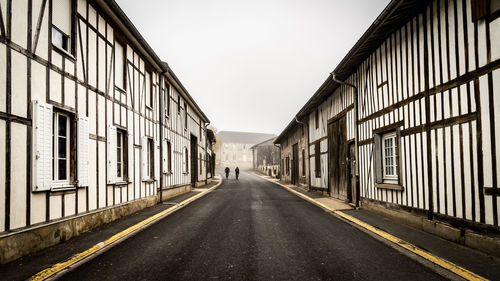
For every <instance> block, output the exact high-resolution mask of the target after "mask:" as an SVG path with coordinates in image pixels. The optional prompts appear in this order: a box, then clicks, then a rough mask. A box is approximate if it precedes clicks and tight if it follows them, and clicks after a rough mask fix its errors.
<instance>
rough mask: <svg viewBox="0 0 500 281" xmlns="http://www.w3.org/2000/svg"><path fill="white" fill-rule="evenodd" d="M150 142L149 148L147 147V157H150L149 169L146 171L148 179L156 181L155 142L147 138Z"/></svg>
mask: <svg viewBox="0 0 500 281" xmlns="http://www.w3.org/2000/svg"><path fill="white" fill-rule="evenodd" d="M147 140H148V144H147V145H148V147H147V151H146V153H147V155H148V159H147V160H148V161H147V163H146V164H147V165H148V166H147V169H146V171H147V172H148V174H147V178H148V179H150V180H154V177H155V170H154V169H155V150H154V149H155V147H154V146H155V144H154V143H155V142H154V140H153V139H152V138H147Z"/></svg>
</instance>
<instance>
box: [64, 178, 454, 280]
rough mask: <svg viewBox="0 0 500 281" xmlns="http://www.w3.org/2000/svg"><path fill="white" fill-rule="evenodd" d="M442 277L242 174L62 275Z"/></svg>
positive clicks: (110, 277) (131, 277)
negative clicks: (237, 178) (238, 178)
mask: <svg viewBox="0 0 500 281" xmlns="http://www.w3.org/2000/svg"><path fill="white" fill-rule="evenodd" d="M103 278H105V279H106V280H208V279H214V280H217V279H219V280H381V279H384V280H442V279H445V278H444V277H442V276H440V275H438V274H437V273H435V272H434V271H433V270H431V269H429V268H427V267H425V266H424V265H422V264H421V263H419V262H417V261H415V260H413V259H411V258H409V257H408V256H406V255H404V254H402V253H401V252H399V251H397V250H395V249H393V248H392V247H390V246H388V245H386V244H385V243H383V242H380V241H379V240H377V239H375V238H373V237H372V236H370V235H368V234H366V233H364V232H362V231H360V230H359V229H357V228H355V227H353V226H351V225H349V224H348V223H346V222H344V221H342V220H340V219H338V218H336V217H335V216H333V215H332V214H330V213H328V212H325V211H323V210H322V209H320V208H318V207H317V206H314V205H312V204H310V203H308V202H306V201H304V200H302V199H300V198H298V197H297V196H295V195H294V194H292V193H290V192H288V191H286V190H284V189H282V188H281V187H279V186H277V185H275V184H273V183H270V182H268V181H266V180H263V179H261V178H259V177H257V176H255V175H252V174H249V173H245V172H243V173H242V175H241V178H240V180H235V179H234V174H231V176H230V178H229V180H224V183H223V184H222V185H221V186H220V187H219V188H217V189H215V190H214V191H212V192H211V193H209V194H207V195H206V196H204V197H203V198H201V199H199V200H197V201H195V202H193V203H192V204H190V205H189V206H187V207H185V208H183V209H181V210H179V211H178V212H176V213H174V214H172V215H170V216H168V217H166V218H165V219H163V220H161V221H160V222H158V223H156V224H154V225H152V226H151V227H149V228H147V229H145V230H143V231H141V232H139V233H138V234H137V235H135V236H133V237H131V238H129V239H127V240H125V241H123V242H122V243H120V244H118V245H117V246H115V247H113V248H111V249H110V250H108V251H106V252H104V253H103V254H101V255H99V256H97V257H96V258H94V259H92V260H90V261H89V262H87V263H85V264H83V265H81V266H79V267H78V268H76V269H75V270H73V271H71V272H69V273H68V274H66V275H64V276H63V277H62V279H63V280H102V279H103Z"/></svg>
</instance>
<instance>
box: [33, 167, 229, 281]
mask: <svg viewBox="0 0 500 281" xmlns="http://www.w3.org/2000/svg"><path fill="white" fill-rule="evenodd" d="M221 184H222V177H221V179H220V181H219V183H217V184H216V185H214V186H212V187H211V188H209V189H207V190H206V191H203V192H201V193H199V194H196V195H195V196H193V197H190V198H188V199H186V200H184V201H182V202H180V203H179V204H177V205H174V206H172V207H170V208H168V209H165V210H163V211H161V212H159V213H157V214H155V215H153V216H151V217H149V218H147V219H145V220H143V221H141V222H138V223H137V224H134V225H133V226H131V227H129V228H127V229H125V230H123V231H121V232H118V233H117V234H115V235H113V236H111V237H109V238H108V239H106V240H105V241H103V242H99V243H97V244H96V245H94V246H93V247H91V248H89V249H87V250H85V251H83V252H81V253H78V254H75V255H73V256H72V257H71V258H69V259H67V260H66V261H63V262H60V263H57V264H55V265H53V266H51V267H49V268H46V269H44V270H42V271H40V272H38V273H37V274H35V275H33V276H32V277H31V278H30V280H34V281H35V280H36V281H40V280H45V279H47V278H49V277H51V276H53V275H55V274H57V273H58V272H60V271H62V270H64V269H66V268H68V267H70V266H72V265H74V264H75V263H77V262H80V261H81V260H83V259H85V258H87V257H89V256H90V255H92V254H95V253H97V252H98V251H100V250H102V249H103V248H105V247H106V246H109V245H111V244H113V243H115V242H116V241H118V240H120V239H123V238H125V237H126V236H128V235H129V234H131V233H133V232H135V231H138V230H139V229H141V228H143V227H144V226H146V225H148V224H152V223H153V222H156V221H158V220H160V219H162V218H163V217H165V216H167V215H169V214H170V212H172V211H173V210H175V209H178V208H181V207H183V206H185V205H187V204H189V203H191V202H193V201H194V200H196V199H198V198H200V197H202V196H204V195H205V194H207V193H209V192H210V191H212V190H214V189H216V188H217V187H219V185H221Z"/></svg>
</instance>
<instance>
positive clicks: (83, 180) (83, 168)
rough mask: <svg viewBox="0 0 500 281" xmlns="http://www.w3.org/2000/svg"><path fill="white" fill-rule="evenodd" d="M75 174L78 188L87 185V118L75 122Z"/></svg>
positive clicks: (80, 118)
mask: <svg viewBox="0 0 500 281" xmlns="http://www.w3.org/2000/svg"><path fill="white" fill-rule="evenodd" d="M77 127H78V130H77V132H76V134H77V147H76V157H77V174H78V186H79V187H81V186H88V185H89V118H88V117H79V118H78V121H77Z"/></svg>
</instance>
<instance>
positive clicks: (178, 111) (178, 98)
mask: <svg viewBox="0 0 500 281" xmlns="http://www.w3.org/2000/svg"><path fill="white" fill-rule="evenodd" d="M177 114H179V115H180V114H181V96H177Z"/></svg>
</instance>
